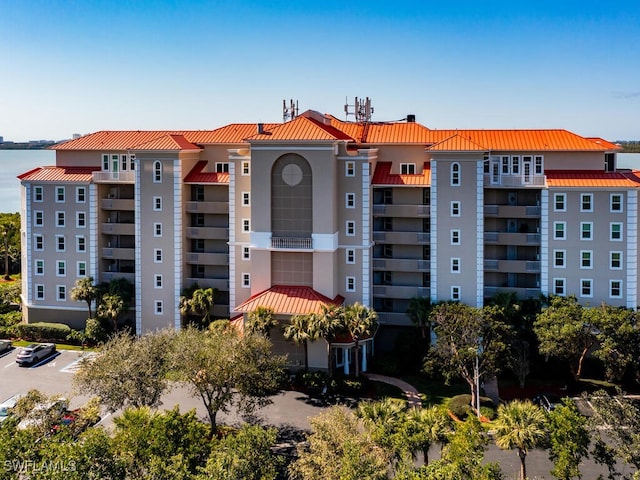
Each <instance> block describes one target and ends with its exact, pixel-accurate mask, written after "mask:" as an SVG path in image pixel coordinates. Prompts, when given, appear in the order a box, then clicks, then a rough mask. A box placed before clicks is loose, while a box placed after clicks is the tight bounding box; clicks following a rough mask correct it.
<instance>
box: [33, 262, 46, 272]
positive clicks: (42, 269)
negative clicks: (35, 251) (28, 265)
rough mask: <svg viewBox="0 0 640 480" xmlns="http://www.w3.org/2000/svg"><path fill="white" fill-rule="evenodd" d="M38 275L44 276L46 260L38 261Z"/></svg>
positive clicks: (36, 263)
mask: <svg viewBox="0 0 640 480" xmlns="http://www.w3.org/2000/svg"><path fill="white" fill-rule="evenodd" d="M34 263H35V265H36V275H44V260H36V261H35V262H34Z"/></svg>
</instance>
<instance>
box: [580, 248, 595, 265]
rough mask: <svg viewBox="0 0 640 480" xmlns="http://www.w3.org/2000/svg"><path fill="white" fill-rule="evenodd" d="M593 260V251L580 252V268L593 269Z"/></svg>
mask: <svg viewBox="0 0 640 480" xmlns="http://www.w3.org/2000/svg"><path fill="white" fill-rule="evenodd" d="M592 258H593V251H592V250H580V268H593V265H592V263H591V259H592Z"/></svg>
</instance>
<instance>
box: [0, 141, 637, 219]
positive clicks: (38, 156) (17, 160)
mask: <svg viewBox="0 0 640 480" xmlns="http://www.w3.org/2000/svg"><path fill="white" fill-rule="evenodd" d="M55 163H56V152H54V151H53V150H0V212H7V213H13V212H19V211H20V181H19V180H18V179H17V178H16V177H17V176H18V175H20V174H21V173H24V172H27V171H29V170H31V169H32V168H35V167H43V166H46V165H55ZM618 168H631V169H634V170H640V153H619V154H618Z"/></svg>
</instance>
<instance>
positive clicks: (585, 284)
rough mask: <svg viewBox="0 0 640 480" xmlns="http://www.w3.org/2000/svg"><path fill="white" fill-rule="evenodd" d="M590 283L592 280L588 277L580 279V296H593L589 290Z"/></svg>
mask: <svg viewBox="0 0 640 480" xmlns="http://www.w3.org/2000/svg"><path fill="white" fill-rule="evenodd" d="M592 283H593V280H592V279H590V278H581V279H580V296H581V297H593V293H592V292H591V284H592Z"/></svg>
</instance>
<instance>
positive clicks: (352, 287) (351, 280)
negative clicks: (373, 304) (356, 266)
mask: <svg viewBox="0 0 640 480" xmlns="http://www.w3.org/2000/svg"><path fill="white" fill-rule="evenodd" d="M344 287H345V290H346V291H347V292H355V291H356V277H346V278H345V282H344Z"/></svg>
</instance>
